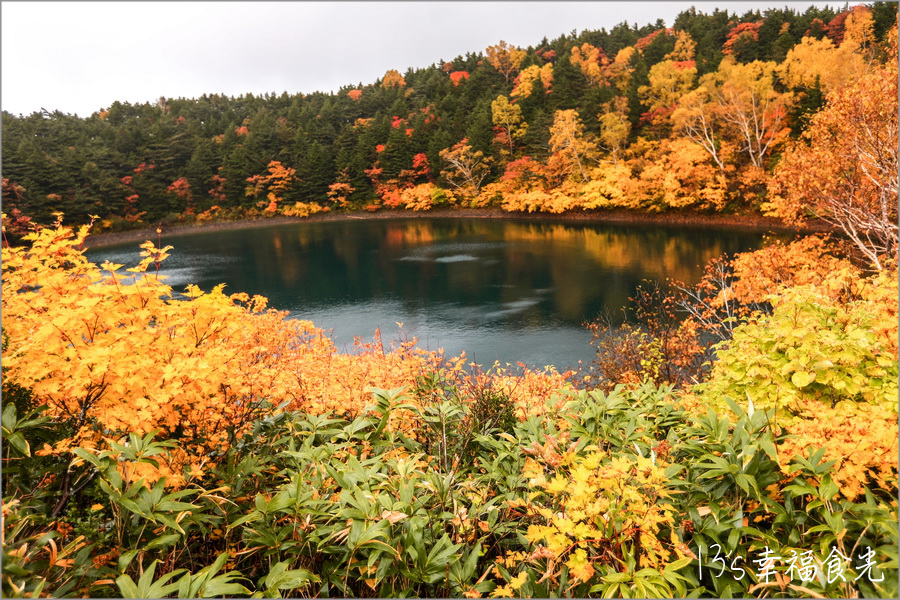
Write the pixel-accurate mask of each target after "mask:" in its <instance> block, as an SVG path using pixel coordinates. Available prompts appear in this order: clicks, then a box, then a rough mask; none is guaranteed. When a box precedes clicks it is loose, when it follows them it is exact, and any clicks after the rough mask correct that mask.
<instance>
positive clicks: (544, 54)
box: [534, 48, 556, 62]
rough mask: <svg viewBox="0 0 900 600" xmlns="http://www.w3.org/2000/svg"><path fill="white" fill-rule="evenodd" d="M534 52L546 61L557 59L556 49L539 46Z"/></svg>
mask: <svg viewBox="0 0 900 600" xmlns="http://www.w3.org/2000/svg"><path fill="white" fill-rule="evenodd" d="M534 53H535V54H536V55H537V57H538V58H540V59H541V60H543V61H544V62H553V61H554V60H555V59H556V50H544V49H543V48H538V49H537V50H536V51H535V52H534Z"/></svg>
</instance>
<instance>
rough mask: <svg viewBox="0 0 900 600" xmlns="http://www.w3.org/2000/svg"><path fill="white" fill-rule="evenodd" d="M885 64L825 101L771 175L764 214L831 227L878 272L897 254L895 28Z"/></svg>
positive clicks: (891, 34)
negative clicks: (816, 220) (811, 219)
mask: <svg viewBox="0 0 900 600" xmlns="http://www.w3.org/2000/svg"><path fill="white" fill-rule="evenodd" d="M890 36H891V38H890V39H891V48H890V56H889V58H888V60H887V61H886V63H885V64H884V65H883V66H877V67H874V68H872V69H871V72H870V73H869V74H868V75H867V76H866V77H861V78H859V79H858V80H856V81H855V82H854V83H853V84H852V85H851V86H849V87H847V88H844V89H840V90H838V91H836V92H834V93H833V94H830V95H829V97H828V104H827V105H826V107H825V108H824V109H823V110H822V111H820V112H819V113H817V114H815V115H814V116H813V118H812V119H811V121H810V126H809V128H808V129H807V130H806V131H805V132H804V134H803V137H804V139H803V140H801V141H800V142H798V143H795V144H793V145H791V147H789V148H788V149H787V151H785V153H784V157H783V158H782V160H781V162H780V163H779V165H778V167H777V170H776V172H775V189H774V192H775V193H774V194H772V195H771V201H770V202H769V204H767V205H765V206H764V208H765V209H766V210H768V211H769V212H770V213H771V214H774V215H776V216H780V217H782V218H784V219H786V220H788V221H789V222H802V221H803V220H804V219H806V218H808V217H809V216H814V217H818V218H820V219H822V220H824V221H827V222H828V223H831V224H833V225H835V226H837V227H840V228H841V230H842V231H843V232H844V233H845V234H846V235H847V237H848V238H849V239H850V240H851V241H852V242H853V244H854V246H855V249H856V250H857V251H858V252H859V253H860V254H861V255H862V256H863V257H864V258H865V259H866V260H867V261H868V262H869V263H870V264H871V265H872V266H873V267H874V268H876V269H881V268H883V267H884V262H885V260H884V259H885V257H889V256H894V257H895V256H896V252H897V245H898V242H897V238H898V233H897V169H898V155H897V135H898V124H897V94H898V90H897V29H896V27H895V28H894V29H893V31H892V32H891V33H890Z"/></svg>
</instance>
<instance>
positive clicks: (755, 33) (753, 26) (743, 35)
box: [723, 21, 763, 55]
mask: <svg viewBox="0 0 900 600" xmlns="http://www.w3.org/2000/svg"><path fill="white" fill-rule="evenodd" d="M762 24H763V22H762V21H755V22H753V23H741V24H740V25H737V26H736V27H733V28H732V29H731V31H729V32H728V35H727V36H725V47H724V49H723V53H724V54H726V55H728V54H733V53H734V45H735V44H737V43H738V41H739V40H746V39H748V38H749V39H752V40H753V41H754V42H755V41H759V28H760V27H762Z"/></svg>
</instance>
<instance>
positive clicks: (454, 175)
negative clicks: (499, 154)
mask: <svg viewBox="0 0 900 600" xmlns="http://www.w3.org/2000/svg"><path fill="white" fill-rule="evenodd" d="M440 157H441V160H442V161H443V162H444V163H446V165H447V166H446V168H445V169H444V170H442V171H441V175H442V176H443V177H444V179H445V180H447V182H448V183H449V184H450V185H452V186H453V187H454V188H456V189H457V190H459V191H461V192H463V193H465V194H470V195H478V192H479V191H480V189H481V183H482V182H483V181H484V178H485V177H487V176H488V173H490V167H489V164H490V157H486V156H485V155H484V153H483V152H482V151H480V150H478V151H474V150H473V149H472V146H470V145H469V140H467V139H463V140H461V141H460V142H458V143H456V144H454V145H453V147H452V148H445V149H443V150H441V152H440Z"/></svg>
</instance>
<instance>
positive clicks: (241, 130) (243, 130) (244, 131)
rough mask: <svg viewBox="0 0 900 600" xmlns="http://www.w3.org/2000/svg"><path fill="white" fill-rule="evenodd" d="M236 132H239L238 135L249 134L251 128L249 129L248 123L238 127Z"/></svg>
mask: <svg viewBox="0 0 900 600" xmlns="http://www.w3.org/2000/svg"><path fill="white" fill-rule="evenodd" d="M234 132H235V133H237V134H238V135H249V133H250V130H249V129H247V126H246V125H241V126H240V127H238V128H237V129H235V130H234Z"/></svg>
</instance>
